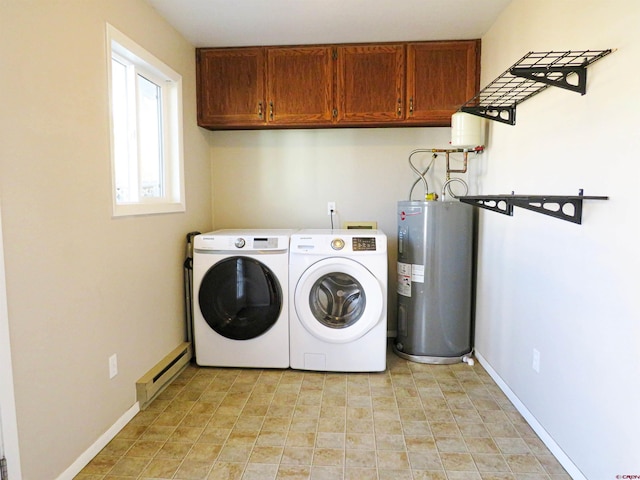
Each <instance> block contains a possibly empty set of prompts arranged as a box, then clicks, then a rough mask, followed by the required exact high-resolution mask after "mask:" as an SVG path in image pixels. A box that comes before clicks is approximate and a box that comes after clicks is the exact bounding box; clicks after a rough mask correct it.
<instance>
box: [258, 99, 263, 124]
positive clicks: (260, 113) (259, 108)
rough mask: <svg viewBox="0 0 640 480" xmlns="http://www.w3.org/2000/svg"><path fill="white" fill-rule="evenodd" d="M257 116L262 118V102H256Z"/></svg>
mask: <svg viewBox="0 0 640 480" xmlns="http://www.w3.org/2000/svg"><path fill="white" fill-rule="evenodd" d="M258 118H259V119H260V120H262V102H258Z"/></svg>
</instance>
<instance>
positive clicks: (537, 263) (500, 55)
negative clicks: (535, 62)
mask: <svg viewBox="0 0 640 480" xmlns="http://www.w3.org/2000/svg"><path fill="white" fill-rule="evenodd" d="M639 22H640V2H638V1H637V0H612V1H607V2H603V1H601V0H563V1H558V0H514V2H513V3H512V4H511V5H510V6H509V7H508V8H507V9H506V10H505V12H504V14H503V15H502V16H501V17H500V18H499V19H498V21H497V22H496V23H495V24H494V26H493V27H492V28H491V30H490V31H489V32H488V34H487V35H486V36H485V37H484V38H483V62H482V72H483V75H482V77H483V78H482V82H481V83H482V84H483V85H485V84H487V83H488V82H489V81H491V80H492V79H493V78H495V76H497V75H498V74H500V73H501V72H503V71H504V70H506V69H507V68H508V67H509V66H510V65H511V64H513V63H514V62H515V61H516V60H518V59H519V58H520V57H522V56H523V55H524V54H525V53H526V52H528V51H548V50H556V51H557V50H565V49H574V50H585V49H593V50H598V49H607V48H615V49H617V51H615V52H614V53H612V54H610V55H608V56H607V57H604V58H603V59H601V60H598V61H597V62H596V63H594V64H593V65H591V66H590V67H589V68H588V69H587V93H586V95H584V96H581V95H579V94H577V93H573V92H569V91H565V90H561V89H558V88H555V87H551V88H550V89H548V90H546V91H544V92H542V93H540V94H539V95H537V96H535V97H533V98H531V99H530V100H527V101H526V102H524V103H522V104H521V105H520V106H518V107H517V124H516V125H515V126H508V125H503V124H498V123H495V122H493V123H492V125H491V132H490V139H489V150H488V152H487V153H486V155H485V156H484V157H483V165H482V175H480V176H479V178H478V184H479V188H480V190H481V191H482V193H486V194H490V193H504V192H510V191H512V190H515V191H516V193H525V194H541V195H544V194H547V195H549V194H558V195H561V194H574V195H575V194H577V193H578V189H580V188H583V189H584V193H585V195H609V196H610V199H609V200H607V201H585V202H584V210H583V223H582V225H574V224H572V223H568V222H563V221H560V220H556V219H554V218H551V217H546V216H543V215H540V214H536V213H533V212H529V211H526V210H522V209H518V208H516V210H515V212H514V216H513V217H507V216H502V215H497V214H495V213H491V212H482V215H481V228H480V246H479V250H480V254H479V257H480V258H479V266H478V295H477V297H478V299H477V311H476V319H477V325H476V349H477V351H478V352H479V353H480V354H481V355H482V356H483V357H484V358H485V359H486V361H487V362H488V363H489V365H490V366H491V367H492V368H493V369H494V370H495V371H496V372H497V373H498V375H499V376H500V378H501V379H502V380H503V381H504V382H505V384H506V385H507V386H508V388H509V389H510V390H511V391H512V392H513V393H514V395H515V396H516V398H517V399H518V400H519V401H521V402H522V403H523V404H524V406H525V407H526V408H527V409H528V411H529V412H530V414H531V418H533V419H535V420H536V421H537V422H539V424H540V425H541V426H542V429H543V430H544V432H543V433H545V434H546V435H548V437H550V438H551V439H552V440H553V441H554V442H555V443H556V445H557V448H556V450H555V453H558V454H560V455H562V456H563V457H564V458H566V459H568V461H570V462H571V463H572V464H573V466H574V467H573V468H572V470H571V471H570V473H571V474H572V478H575V479H576V480H577V479H585V478H586V479H593V480H596V479H608V478H616V475H620V476H622V475H630V474H633V473H634V472H636V473H637V472H638V471H640V456H639V454H638V452H640V440H639V437H638V434H637V432H638V430H639V429H640V415H639V414H638V398H640V382H638V378H640V363H639V362H638V355H637V348H638V338H640V303H639V300H638V271H640V256H639V255H638V233H637V232H638V226H637V221H638V213H637V200H636V198H635V197H636V192H637V185H638V178H639V177H640V163H639V162H638V161H637V160H636V159H635V154H634V153H633V152H636V151H638V149H640V135H639V132H638V125H639V124H640V109H639V108H638V101H637V98H636V92H637V90H638V75H639V74H640V65H639V63H638V59H639V58H640V35H638V27H637V25H638V23H639ZM534 348H535V349H537V350H538V351H539V352H540V357H541V358H540V372H539V373H536V372H535V371H534V370H533V369H532V357H533V349H534Z"/></svg>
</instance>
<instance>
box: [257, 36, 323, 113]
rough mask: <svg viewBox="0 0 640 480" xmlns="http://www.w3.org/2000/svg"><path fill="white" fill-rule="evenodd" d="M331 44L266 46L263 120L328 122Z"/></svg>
mask: <svg viewBox="0 0 640 480" xmlns="http://www.w3.org/2000/svg"><path fill="white" fill-rule="evenodd" d="M332 112H333V59H332V48H331V47H326V46H325V47H293V48H269V49H268V50H267V111H266V113H267V121H268V123H269V124H273V125H296V124H297V125H304V124H319V125H326V124H330V123H331V121H332V117H333V114H332Z"/></svg>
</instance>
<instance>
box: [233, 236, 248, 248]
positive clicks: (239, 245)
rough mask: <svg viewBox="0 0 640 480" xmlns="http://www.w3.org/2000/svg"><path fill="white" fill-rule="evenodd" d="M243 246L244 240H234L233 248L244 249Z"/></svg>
mask: <svg viewBox="0 0 640 480" xmlns="http://www.w3.org/2000/svg"><path fill="white" fill-rule="evenodd" d="M245 244H246V242H245V241H244V238H237V239H236V243H235V246H236V247H237V248H242V247H244V246H245Z"/></svg>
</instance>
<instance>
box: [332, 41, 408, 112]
mask: <svg viewBox="0 0 640 480" xmlns="http://www.w3.org/2000/svg"><path fill="white" fill-rule="evenodd" d="M336 48H337V67H336V69H337V97H338V99H337V117H336V120H337V122H338V123H366V124H370V123H389V122H398V121H401V120H402V119H403V118H404V104H405V101H404V98H405V95H404V92H405V78H404V72H405V68H404V66H405V47H404V45H402V44H397V45H393V44H383V45H347V46H339V47H336Z"/></svg>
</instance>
